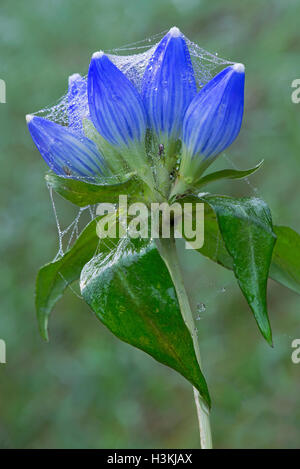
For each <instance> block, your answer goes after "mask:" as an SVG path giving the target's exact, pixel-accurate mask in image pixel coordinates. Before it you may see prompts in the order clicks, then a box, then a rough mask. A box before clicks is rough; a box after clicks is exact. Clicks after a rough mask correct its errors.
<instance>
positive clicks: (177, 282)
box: [157, 237, 212, 449]
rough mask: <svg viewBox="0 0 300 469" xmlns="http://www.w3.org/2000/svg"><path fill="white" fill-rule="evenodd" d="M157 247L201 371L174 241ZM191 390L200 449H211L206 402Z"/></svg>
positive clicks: (193, 324)
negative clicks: (172, 284)
mask: <svg viewBox="0 0 300 469" xmlns="http://www.w3.org/2000/svg"><path fill="white" fill-rule="evenodd" d="M157 246H158V249H159V252H160V254H161V256H162V258H163V260H164V261H165V263H166V266H167V267H168V270H169V273H170V275H171V278H172V280H173V283H174V286H175V290H176V293H177V298H178V302H179V306H180V309H181V314H182V317H183V319H184V322H185V324H186V326H187V327H188V329H189V331H190V334H191V336H192V339H193V344H194V349H195V354H196V357H197V361H198V364H199V367H200V369H202V367H201V357H200V348H199V343H198V335H197V329H196V326H195V322H194V316H193V313H192V311H191V307H190V302H189V299H188V295H187V292H186V289H185V286H184V282H183V278H182V273H181V269H180V265H179V260H178V255H177V251H176V244H175V239H174V238H173V237H172V238H170V239H166V238H160V239H159V240H157ZM193 389H194V397H195V402H196V408H197V415H198V421H199V430H200V444H201V448H202V449H211V448H212V437H211V429H210V420H209V408H208V406H207V404H206V402H205V401H204V400H203V399H202V397H201V395H200V394H199V391H198V390H197V389H196V388H193Z"/></svg>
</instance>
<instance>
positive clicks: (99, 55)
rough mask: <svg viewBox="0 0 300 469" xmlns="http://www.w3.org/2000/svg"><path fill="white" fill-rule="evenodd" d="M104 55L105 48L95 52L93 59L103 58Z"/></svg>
mask: <svg viewBox="0 0 300 469" xmlns="http://www.w3.org/2000/svg"><path fill="white" fill-rule="evenodd" d="M103 55H104V52H103V50H97V51H96V52H94V53H93V55H92V59H101V57H102V56H103Z"/></svg>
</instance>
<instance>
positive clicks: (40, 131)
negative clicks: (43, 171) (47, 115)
mask: <svg viewBox="0 0 300 469" xmlns="http://www.w3.org/2000/svg"><path fill="white" fill-rule="evenodd" d="M26 119H27V123H28V129H29V132H30V134H31V137H32V139H33V141H34V143H35V145H36V146H37V149H38V150H39V152H40V153H41V155H42V157H43V158H44V160H45V161H46V163H47V165H48V166H49V167H50V168H51V169H52V170H53V171H54V172H55V173H56V174H58V175H59V176H70V177H74V178H76V177H78V176H82V177H92V176H95V175H103V174H104V173H105V172H106V167H105V162H104V160H103V158H102V157H101V155H100V153H99V152H98V149H97V147H96V145H95V143H94V142H92V141H91V140H89V139H88V138H85V137H82V138H79V137H77V136H76V135H74V134H73V133H72V132H71V131H70V130H68V128H67V127H63V126H61V125H59V124H56V123H55V122H51V121H49V120H47V119H44V118H42V117H37V116H26Z"/></svg>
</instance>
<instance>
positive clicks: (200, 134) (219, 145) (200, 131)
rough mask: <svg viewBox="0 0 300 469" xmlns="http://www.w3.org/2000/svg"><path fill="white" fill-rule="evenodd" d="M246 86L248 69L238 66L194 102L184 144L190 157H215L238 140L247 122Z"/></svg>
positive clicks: (186, 121)
mask: <svg viewBox="0 0 300 469" xmlns="http://www.w3.org/2000/svg"><path fill="white" fill-rule="evenodd" d="M244 83H245V73H244V66H243V65H242V64H235V65H233V66H230V67H227V68H226V69H225V70H223V71H222V72H221V73H219V74H218V75H216V76H215V77H214V78H213V79H212V80H211V81H210V82H209V83H207V84H206V85H205V86H204V87H203V88H202V89H201V90H200V91H199V93H198V94H197V96H196V97H195V98H194V99H193V101H192V102H191V104H190V106H189V107H188V109H187V111H186V114H185V117H184V122H183V143H184V145H185V147H186V149H187V152H188V154H189V155H190V156H192V157H193V156H195V155H197V154H201V155H202V156H204V158H205V159H206V158H209V157H211V158H213V157H214V156H216V155H217V154H218V153H220V152H222V151H223V150H225V148H227V147H228V146H229V145H231V143H232V142H233V141H234V140H235V139H236V137H237V136H238V134H239V131H240V128H241V124H242V119H243V110H244Z"/></svg>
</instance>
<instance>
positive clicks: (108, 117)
mask: <svg viewBox="0 0 300 469" xmlns="http://www.w3.org/2000/svg"><path fill="white" fill-rule="evenodd" d="M88 100H89V108H90V116H91V119H92V122H93V124H94V126H95V127H96V129H97V130H98V132H99V133H100V134H101V135H102V137H104V138H105V139H106V140H107V141H108V142H110V143H111V144H113V145H119V146H123V145H127V146H130V144H131V143H132V142H133V141H137V142H142V141H143V140H144V138H145V131H146V113H145V110H144V106H143V103H142V99H141V97H140V95H139V94H138V92H137V90H136V89H135V87H134V86H133V84H132V83H131V82H130V81H129V80H128V78H127V77H126V76H125V75H124V74H123V73H122V72H121V71H120V70H119V69H118V68H117V67H116V66H115V65H114V64H113V63H112V62H111V61H110V60H109V58H108V57H107V56H106V55H105V54H103V52H96V53H95V54H94V55H93V57H92V60H91V64H90V68H89V74H88Z"/></svg>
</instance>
